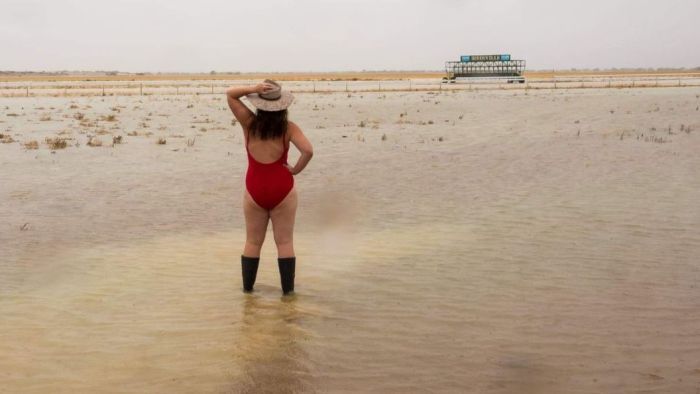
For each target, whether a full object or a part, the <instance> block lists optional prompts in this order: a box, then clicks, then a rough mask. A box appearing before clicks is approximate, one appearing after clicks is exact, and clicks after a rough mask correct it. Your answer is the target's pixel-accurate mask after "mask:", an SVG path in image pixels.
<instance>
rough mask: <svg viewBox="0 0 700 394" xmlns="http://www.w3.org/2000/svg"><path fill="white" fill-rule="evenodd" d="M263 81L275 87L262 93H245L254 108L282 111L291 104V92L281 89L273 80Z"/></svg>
mask: <svg viewBox="0 0 700 394" xmlns="http://www.w3.org/2000/svg"><path fill="white" fill-rule="evenodd" d="M263 82H265V83H269V84H270V85H273V86H274V87H275V88H274V89H272V90H270V91H268V92H266V93H262V94H258V93H251V94H249V95H246V98H247V99H248V101H250V103H251V104H253V106H254V107H255V108H257V109H261V110H263V111H282V110H283V109H287V107H289V106H290V105H291V104H292V101H294V96H293V95H292V93H290V92H288V91H286V90H282V86H280V84H278V83H277V82H275V81H273V80H270V79H266V80H265V81H263Z"/></svg>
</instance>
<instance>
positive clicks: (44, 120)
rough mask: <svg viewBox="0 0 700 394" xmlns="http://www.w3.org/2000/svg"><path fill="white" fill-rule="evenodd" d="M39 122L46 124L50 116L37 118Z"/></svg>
mask: <svg viewBox="0 0 700 394" xmlns="http://www.w3.org/2000/svg"><path fill="white" fill-rule="evenodd" d="M39 120H40V121H42V122H48V121H49V120H51V115H42V116H41V117H40V118H39Z"/></svg>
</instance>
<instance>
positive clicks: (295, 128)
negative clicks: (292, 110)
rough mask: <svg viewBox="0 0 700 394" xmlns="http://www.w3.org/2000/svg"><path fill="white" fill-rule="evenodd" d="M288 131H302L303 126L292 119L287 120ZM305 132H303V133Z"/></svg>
mask: <svg viewBox="0 0 700 394" xmlns="http://www.w3.org/2000/svg"><path fill="white" fill-rule="evenodd" d="M287 124H288V126H287V132H288V133H289V134H297V133H302V131H301V127H299V126H298V125H297V124H296V123H294V122H292V121H291V120H288V121H287ZM302 134H303V133H302Z"/></svg>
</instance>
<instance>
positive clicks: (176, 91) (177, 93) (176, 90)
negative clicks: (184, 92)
mask: <svg viewBox="0 0 700 394" xmlns="http://www.w3.org/2000/svg"><path fill="white" fill-rule="evenodd" d="M175 95H176V96H179V95H180V87H179V86H175Z"/></svg>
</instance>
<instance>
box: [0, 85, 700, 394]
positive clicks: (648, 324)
mask: <svg viewBox="0 0 700 394" xmlns="http://www.w3.org/2000/svg"><path fill="white" fill-rule="evenodd" d="M698 94H700V90H698V89H647V90H587V91H571V92H566V91H556V92H546V91H540V92H530V93H528V94H523V93H522V92H520V93H517V94H515V95H513V94H512V93H510V92H487V93H483V92H482V93H475V92H461V93H443V94H437V95H435V94H428V93H425V92H423V93H416V92H414V93H387V94H382V93H376V94H362V95H350V97H348V95H346V94H345V93H343V94H331V95H300V97H299V99H298V102H297V103H296V104H295V107H294V109H293V112H292V114H291V115H292V118H294V119H296V120H297V123H299V124H300V125H301V126H302V128H304V129H305V130H306V132H307V134H308V135H309V137H310V139H311V140H312V142H313V143H314V145H315V151H316V154H315V157H314V159H313V160H312V162H311V164H310V166H309V168H308V170H307V171H306V172H304V173H302V174H301V175H299V176H297V178H296V182H297V187H298V189H299V194H300V210H299V217H298V223H297V232H296V234H295V236H296V244H297V255H298V263H297V264H298V270H297V293H296V295H294V296H293V297H282V296H281V292H280V288H279V277H278V273H277V268H276V262H275V257H276V256H275V251H274V247H273V246H272V245H266V246H265V248H264V250H263V258H262V264H261V265H262V266H261V272H260V273H259V277H258V282H257V285H256V292H255V293H253V294H252V295H245V294H243V293H242V292H241V290H240V286H241V283H240V262H239V261H240V260H239V255H240V251H241V247H242V242H243V240H244V229H243V221H242V214H241V192H242V188H241V187H242V180H243V178H242V176H243V172H244V170H245V165H246V163H245V154H244V150H243V146H242V145H241V142H242V139H241V136H240V130H239V129H237V128H236V127H233V126H231V117H230V114H229V113H228V112H226V109H225V107H224V106H225V103H224V102H223V101H222V100H220V99H219V98H216V97H197V96H189V97H188V96H177V97H108V98H27V99H19V98H17V99H1V100H0V108H2V113H0V121H2V123H0V130H3V131H2V132H3V133H4V134H9V135H11V136H13V138H14V139H15V140H17V141H19V143H17V142H15V143H7V144H0V169H1V170H0V176H1V177H2V178H1V179H0V201H2V204H0V250H1V251H2V253H0V316H1V318H0V392H7V393H15V392H27V393H43V392H56V393H60V392H66V393H67V392H71V393H73V392H123V393H129V392H211V393H218V392H382V393H384V392H480V393H516V392H517V393H528V392H529V393H540V392H567V393H601V392H675V393H695V392H697V390H699V389H700V317H698V316H700V315H698V313H697V312H698V310H700V288H699V287H698V286H699V283H700V281H699V280H700V257H699V256H700V209H699V208H698V207H699V206H700V205H699V204H698V201H700V155H698V152H699V151H700V120H698V119H700V116H699V115H697V114H698V112H697V111H696V107H697V105H698V100H699V99H698ZM71 105H73V106H75V107H76V108H70V106H71ZM189 105H192V107H189ZM110 108H117V109H119V112H117V111H112V110H111V109H110ZM76 111H82V112H84V113H85V114H86V116H87V118H90V119H98V118H99V117H100V116H101V115H105V114H109V113H116V114H117V120H116V121H115V122H111V123H106V122H102V123H99V122H98V124H97V125H96V126H93V127H82V126H80V125H79V124H78V121H77V120H75V119H74V118H73V117H72V114H73V113H75V112H76ZM9 113H14V114H16V116H14V115H13V116H7V115H8V114H9ZM47 113H48V114H50V115H51V120H49V121H40V120H39V118H40V117H41V116H42V115H46V114H47ZM64 115H66V116H64ZM146 119H148V120H146ZM205 120H206V121H205ZM361 121H362V123H363V124H362V125H360V122H361ZM140 122H146V123H147V125H146V126H143V125H140ZM681 125H683V128H682V129H683V131H682V130H681ZM192 126H194V128H193V127H192ZM686 127H690V131H689V132H686V131H685V130H686ZM100 128H103V129H102V130H103V133H102V134H98V136H99V137H100V138H103V139H104V141H105V142H106V143H105V146H102V147H88V146H86V145H85V142H86V139H87V136H88V135H89V134H95V132H96V131H97V130H100ZM202 128H205V129H206V130H204V131H202ZM669 128H670V129H669ZM60 131H65V133H64V134H62V135H65V136H68V137H70V138H72V140H70V146H69V147H68V148H66V149H63V150H58V151H56V152H55V153H52V152H51V151H50V149H49V148H48V147H47V146H46V145H45V144H44V143H43V141H44V138H45V137H46V136H55V135H57V133H59V132H60ZM130 131H138V132H139V133H138V134H137V135H136V136H127V135H126V133H127V132H130ZM148 132H151V133H153V134H152V135H148ZM112 135H123V136H124V143H123V144H121V145H116V146H114V147H109V146H107V145H109V144H108V143H107V142H108V141H111V136H112ZM161 136H162V137H164V138H167V141H168V142H167V144H166V145H157V144H155V142H154V141H155V139H156V138H158V137H161ZM382 136H384V137H382ZM193 137H196V142H195V144H194V146H191V147H188V146H187V145H186V140H187V139H189V138H193ZM652 137H653V138H652ZM31 139H36V140H38V141H39V142H40V147H39V149H38V150H25V149H24V148H22V147H21V145H20V143H22V142H26V141H27V140H31ZM661 139H663V142H655V141H660V140H661ZM75 142H78V143H79V144H80V145H79V146H75ZM271 241H272V237H271V233H270V234H269V238H268V243H269V242H271Z"/></svg>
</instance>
